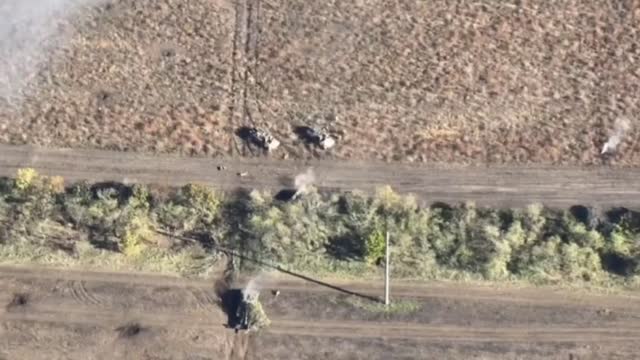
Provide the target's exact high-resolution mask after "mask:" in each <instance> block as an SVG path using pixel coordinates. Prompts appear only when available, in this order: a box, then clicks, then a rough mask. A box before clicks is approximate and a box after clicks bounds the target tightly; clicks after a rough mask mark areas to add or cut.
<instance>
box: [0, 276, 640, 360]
mask: <svg viewBox="0 0 640 360" xmlns="http://www.w3.org/2000/svg"><path fill="white" fill-rule="evenodd" d="M263 285H264V286H265V287H266V288H270V287H277V288H279V289H280V290H281V291H282V293H281V295H280V296H279V297H277V298H275V297H272V296H271V295H270V294H269V293H268V291H263V295H262V298H263V304H264V305H265V308H266V310H267V312H268V314H269V316H270V317H271V319H272V322H273V323H272V326H271V327H270V328H269V329H268V330H266V331H264V332H260V333H258V334H253V335H252V334H248V335H247V334H242V333H241V334H237V335H236V334H234V333H233V331H231V330H228V329H225V328H224V323H225V322H226V316H225V314H224V313H223V312H222V311H221V310H220V308H219V307H218V305H217V296H216V294H215V293H214V291H213V286H212V284H211V283H209V282H206V281H192V280H181V279H176V278H169V277H161V276H154V275H142V274H114V273H91V272H68V271H51V270H46V269H34V268H24V267H23V268H16V267H0V294H2V295H0V300H1V301H2V302H3V303H4V304H5V305H6V306H5V308H4V309H3V310H2V311H1V312H0V358H6V359H18V358H29V359H113V358H116V359H118V358H141V359H142V358H148V359H281V358H291V356H292V354H296V358H299V359H320V358H332V359H336V358H349V359H360V358H368V359H389V358H407V359H408V358H425V356H426V357H427V358H428V357H431V356H436V355H438V356H444V357H445V358H450V359H458V358H460V359H463V358H470V357H476V358H487V359H489V358H492V359H511V358H519V359H523V358H526V359H529V358H532V359H538V358H539V359H543V358H551V359H598V358H603V359H604V358H621V359H622V358H633V357H632V356H633V352H632V351H633V349H634V346H635V341H636V339H637V338H638V337H639V336H640V311H639V310H640V302H638V301H637V300H638V295H637V294H626V293H621V294H616V295H608V296H603V295H596V294H580V295H579V296H578V295H577V294H573V295H569V294H566V293H563V292H561V291H556V290H552V289H544V288H543V289H515V288H500V289H496V288H490V287H483V286H468V287H467V286H465V288H464V289H463V288H460V287H457V286H454V285H451V284H409V283H403V284H398V285H397V286H396V287H394V289H395V292H394V295H395V301H397V302H402V301H411V302H412V303H413V304H414V308H413V309H412V310H411V311H409V312H400V311H399V312H388V313H384V312H380V311H375V310H371V309H369V310H367V308H366V304H367V303H365V300H360V299H357V298H356V297H354V296H347V295H344V294H342V293H340V292H337V291H335V290H331V289H328V288H326V287H321V286H318V285H310V284H306V283H302V282H298V281H297V280H295V281H294V280H289V279H280V278H272V279H270V280H267V281H265V282H264V283H263ZM339 285H340V286H343V287H345V288H347V289H349V290H352V291H358V292H362V293H363V294H368V295H379V288H378V287H377V286H371V285H369V284H365V283H339ZM265 290H266V289H265ZM18 295H20V296H18ZM363 341H366V344H367V346H362V347H360V345H359V344H360V342H363ZM356 349H357V350H356ZM440 358H441V357H440Z"/></svg>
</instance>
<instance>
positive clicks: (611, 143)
mask: <svg viewBox="0 0 640 360" xmlns="http://www.w3.org/2000/svg"><path fill="white" fill-rule="evenodd" d="M630 129H631V124H630V122H629V120H627V119H617V120H616V122H615V123H614V125H613V131H612V133H611V136H609V139H608V140H607V142H606V143H605V144H604V146H603V147H602V151H601V152H600V153H601V154H610V153H613V152H615V151H616V149H617V147H618V145H620V142H622V139H623V138H624V135H625V134H626V133H627V132H628V131H629V130H630Z"/></svg>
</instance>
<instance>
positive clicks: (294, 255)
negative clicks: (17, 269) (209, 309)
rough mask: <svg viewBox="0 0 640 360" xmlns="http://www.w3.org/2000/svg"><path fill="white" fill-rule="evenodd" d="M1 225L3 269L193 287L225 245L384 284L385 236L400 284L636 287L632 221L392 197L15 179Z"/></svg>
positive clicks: (4, 197) (5, 185)
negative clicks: (97, 273)
mask: <svg viewBox="0 0 640 360" xmlns="http://www.w3.org/2000/svg"><path fill="white" fill-rule="evenodd" d="M0 222H1V228H0V263H3V264H25V263H34V264H41V265H43V264H45V265H56V266H73V267H78V266H86V267H93V268H101V269H110V270H143V271H156V272H163V273H173V274H180V275H184V276H192V277H198V276H207V275H210V274H211V273H212V271H213V270H214V269H216V268H219V267H220V266H221V265H223V264H221V259H222V258H223V257H222V254H221V253H220V252H218V251H217V250H216V247H218V246H223V247H226V248H229V249H232V250H233V251H235V252H238V253H240V254H242V255H244V256H246V257H248V258H254V259H259V260H262V261H266V262H270V263H274V264H279V265H280V266H282V267H284V268H287V269H289V270H294V271H300V272H304V273H309V274H314V275H316V276H342V277H358V278H367V277H379V276H380V274H381V271H382V269H381V261H380V260H381V258H382V256H383V254H384V236H385V233H386V232H387V231H388V232H389V233H390V234H391V244H392V259H393V260H392V274H393V276H395V277H396V278H398V277H401V278H412V279H439V280H441V279H456V280H491V281H519V282H521V281H524V282H527V283H535V284H559V285H563V284H570V285H571V286H576V285H577V286H585V287H592V286H598V287H619V286H626V287H637V284H638V283H639V282H638V279H639V277H638V275H640V266H639V263H640V217H639V216H638V214H636V213H634V212H632V211H628V210H621V211H607V212H597V211H594V210H593V209H590V208H574V209H571V211H570V210H553V209H547V208H544V207H542V206H539V205H531V206H529V207H527V208H525V209H492V208H478V207H476V206H474V205H473V204H461V205H452V206H450V205H445V204H440V205H437V206H431V207H425V206H420V205H419V204H418V202H417V201H416V200H415V199H414V198H412V197H411V196H401V195H398V194H396V193H394V192H393V191H392V190H391V189H389V188H383V189H380V190H379V191H378V193H377V194H376V195H375V196H367V195H364V194H360V193H333V194H326V195H323V194H319V193H317V192H314V191H309V192H308V193H306V194H305V195H304V196H302V197H300V198H298V199H296V200H294V201H289V202H283V201H279V200H275V199H274V197H273V196H272V195H271V194H269V193H265V192H260V191H253V192H250V193H242V194H223V193H217V192H215V191H213V190H212V189H210V188H207V187H205V186H201V185H187V186H184V187H182V188H179V189H169V190H167V189H155V188H148V187H145V186H141V185H133V186H125V185H122V184H86V183H79V184H74V185H72V186H68V187H65V185H64V181H63V179H61V178H57V177H44V176H40V175H38V174H37V173H36V172H35V171H34V170H32V169H22V170H20V171H19V172H18V174H17V176H16V178H15V179H4V180H2V181H1V183H0ZM157 231H160V232H164V233H167V234H172V235H180V236H181V237H177V236H175V237H174V236H163V235H159V234H158V232H157ZM182 236H184V237H187V238H189V239H193V241H189V240H185V239H184V238H183V237H182ZM238 261H239V263H238V264H237V265H238V266H240V267H241V268H245V269H247V270H251V269H250V268H251V266H255V265H252V263H251V262H246V261H244V262H243V261H242V260H241V259H238Z"/></svg>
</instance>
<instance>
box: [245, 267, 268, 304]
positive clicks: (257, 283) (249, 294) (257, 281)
mask: <svg viewBox="0 0 640 360" xmlns="http://www.w3.org/2000/svg"><path fill="white" fill-rule="evenodd" d="M266 275H267V274H266V273H264V272H260V273H259V274H258V275H256V276H254V277H253V278H251V280H249V282H248V283H247V285H246V286H245V287H244V289H242V295H243V297H244V300H245V301H252V300H257V299H258V296H259V295H260V290H261V289H262V284H263V283H264V280H265V278H266Z"/></svg>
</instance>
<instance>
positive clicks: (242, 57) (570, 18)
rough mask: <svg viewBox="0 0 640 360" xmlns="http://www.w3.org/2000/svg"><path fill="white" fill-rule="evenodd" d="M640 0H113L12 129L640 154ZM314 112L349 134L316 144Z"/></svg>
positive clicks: (537, 154) (60, 54)
mask: <svg viewBox="0 0 640 360" xmlns="http://www.w3.org/2000/svg"><path fill="white" fill-rule="evenodd" d="M639 25H640V6H639V2H638V1H634V0H624V1H615V2H610V1H604V0H597V1H579V0H568V1H561V2H544V3H542V2H533V3H532V2H521V1H515V0H509V1H500V2H490V1H482V0H481V1H476V2H468V1H466V2H451V1H445V0H433V1H417V0H415V1H410V0H403V1H391V2H389V1H381V0H380V1H379V0H371V1H348V2H343V1H322V2H309V1H303V0H243V1H237V2H233V1H230V0H227V1H224V0H216V1H207V0H192V1H184V0H160V1H150V0H135V1H134V0H112V1H108V2H107V3H105V4H101V5H99V6H94V7H86V8H83V9H82V10H81V11H80V12H78V14H77V15H76V16H74V17H72V18H71V19H70V20H69V22H68V23H64V24H63V25H61V26H60V27H61V28H62V29H65V33H67V34H69V36H68V38H67V39H66V41H65V42H63V43H61V45H60V46H59V47H58V48H57V49H56V50H55V51H53V52H51V53H48V54H47V56H45V58H44V64H43V66H42V70H41V71H39V72H38V73H37V74H36V76H35V77H34V78H33V81H31V82H30V84H29V86H28V88H27V89H26V95H25V96H26V97H25V99H24V101H23V102H21V103H10V102H2V101H0V129H1V131H0V140H1V141H2V142H5V143H7V142H8V143H32V144H39V145H47V146H64V147H81V148H108V149H119V150H134V151H150V152H171V153H175V152H180V153H185V154H198V155H208V156H216V155H236V156H239V155H247V156H248V155H251V153H250V152H248V151H246V150H247V149H245V148H244V146H242V144H241V143H240V140H239V139H238V138H237V137H236V136H235V135H234V131H235V129H237V128H238V127H240V126H243V125H252V124H255V125H258V126H262V127H266V128H269V129H270V130H271V131H272V132H273V133H274V134H275V135H276V136H277V137H278V138H280V139H281V141H282V142H283V146H282V148H281V149H279V150H278V151H277V153H276V154H275V155H274V156H277V157H280V156H282V157H294V158H308V157H326V158H338V159H362V160H374V159H378V160H389V161H409V162H411V161H425V162H457V163H556V164H567V163H571V164H601V163H603V160H602V159H601V157H600V155H599V153H600V149H601V148H602V145H603V144H604V143H605V141H606V140H607V138H608V136H609V135H610V133H611V132H612V131H613V129H614V123H615V121H616V119H622V118H626V119H627V121H628V122H629V124H630V125H631V128H630V130H629V131H628V132H627V133H626V134H625V136H624V139H623V142H622V143H621V145H620V146H619V147H618V150H619V151H618V154H617V155H616V156H614V157H613V159H609V160H613V163H615V164H625V165H638V164H640V143H638V141H637V140H636V139H637V138H638V134H639V129H638V126H637V116H638V113H639V112H638V110H639V109H640V104H639V103H638V94H639V89H638V86H639V85H638V84H640V81H639V80H640V70H639V69H640V67H639V66H638V64H640V62H639V58H638V55H639V53H640V49H639V48H638V45H637V44H638V43H640V27H639ZM299 125H317V126H326V127H327V128H328V129H330V130H331V131H332V132H333V133H334V134H336V136H337V137H338V139H339V140H338V145H337V147H336V148H335V149H334V150H331V151H330V152H329V153H319V152H318V151H316V150H314V149H311V148H309V147H308V146H304V144H301V142H300V141H299V140H298V139H297V138H296V136H295V134H294V130H295V127H296V126H299Z"/></svg>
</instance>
